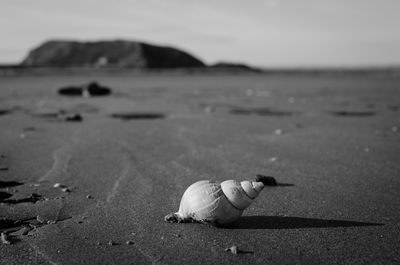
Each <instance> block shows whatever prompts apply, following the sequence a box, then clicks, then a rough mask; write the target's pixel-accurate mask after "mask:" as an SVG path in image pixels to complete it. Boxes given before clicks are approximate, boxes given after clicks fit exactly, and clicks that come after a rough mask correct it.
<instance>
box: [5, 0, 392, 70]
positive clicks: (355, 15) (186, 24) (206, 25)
mask: <svg viewBox="0 0 400 265" xmlns="http://www.w3.org/2000/svg"><path fill="white" fill-rule="evenodd" d="M399 14H400V0H249V1H244V0H197V1H195V0H115V1H110V0H34V1H33V0H0V25H1V26H0V37H1V41H0V63H18V62H20V61H21V60H22V59H23V58H24V57H25V56H26V55H27V53H28V51H29V50H30V49H32V48H33V47H36V46H38V45H39V44H41V43H42V42H44V41H46V40H50V39H68V40H82V41H93V40H113V39H128V40H139V41H145V42H149V43H153V44H160V45H168V46H174V47H177V48H180V49H183V50H185V51H187V52H190V53H192V54H193V55H195V56H196V57H198V58H200V59H202V60H203V61H205V62H206V63H215V62H218V61H229V62H241V63H247V64H251V65H255V66H260V67H289V68H293V67H332V66H333V67H359V66H368V67H369V66H393V65H397V66H398V65H400V15H399Z"/></svg>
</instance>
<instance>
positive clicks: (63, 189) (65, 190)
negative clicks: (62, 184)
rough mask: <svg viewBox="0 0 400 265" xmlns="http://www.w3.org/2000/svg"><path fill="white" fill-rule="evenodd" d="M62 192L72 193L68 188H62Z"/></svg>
mask: <svg viewBox="0 0 400 265" xmlns="http://www.w3.org/2000/svg"><path fill="white" fill-rule="evenodd" d="M61 190H62V191H63V192H71V190H70V189H68V188H62V189H61Z"/></svg>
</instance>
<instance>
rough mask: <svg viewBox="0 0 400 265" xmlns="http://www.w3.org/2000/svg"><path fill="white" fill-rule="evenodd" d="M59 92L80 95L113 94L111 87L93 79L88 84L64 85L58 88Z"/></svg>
mask: <svg viewBox="0 0 400 265" xmlns="http://www.w3.org/2000/svg"><path fill="white" fill-rule="evenodd" d="M58 93H59V94H61V95H64V96H79V97H91V96H107V95H110V94H111V88H109V87H105V86H102V85H100V84H98V83H97V82H94V81H93V82H90V83H89V84H87V85H81V86H67V87H62V88H60V89H59V90H58Z"/></svg>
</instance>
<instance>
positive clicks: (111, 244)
mask: <svg viewBox="0 0 400 265" xmlns="http://www.w3.org/2000/svg"><path fill="white" fill-rule="evenodd" d="M108 245H110V246H114V245H116V243H115V242H114V241H112V240H110V241H108Z"/></svg>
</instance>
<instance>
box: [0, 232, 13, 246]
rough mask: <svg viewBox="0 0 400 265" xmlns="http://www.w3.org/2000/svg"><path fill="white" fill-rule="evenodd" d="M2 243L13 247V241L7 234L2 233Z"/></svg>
mask: <svg viewBox="0 0 400 265" xmlns="http://www.w3.org/2000/svg"><path fill="white" fill-rule="evenodd" d="M0 237H1V243H3V244H6V245H11V241H10V239H9V237H8V235H7V234H6V233H1V236H0Z"/></svg>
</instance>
